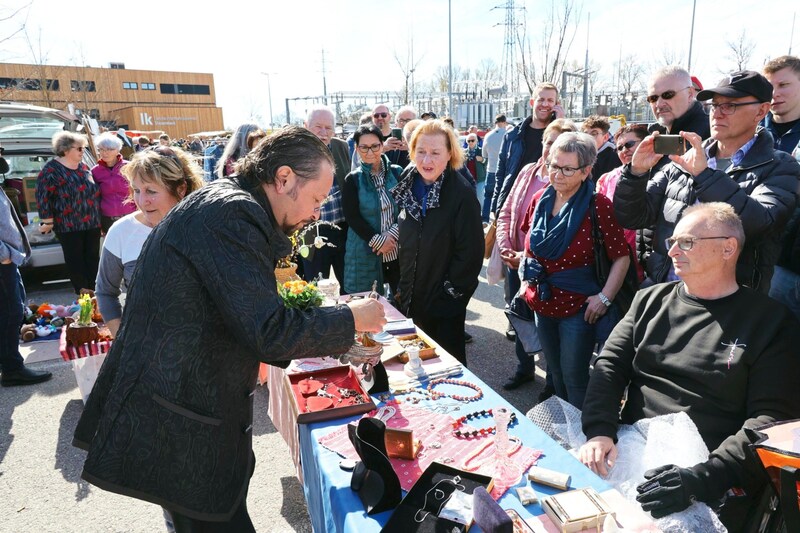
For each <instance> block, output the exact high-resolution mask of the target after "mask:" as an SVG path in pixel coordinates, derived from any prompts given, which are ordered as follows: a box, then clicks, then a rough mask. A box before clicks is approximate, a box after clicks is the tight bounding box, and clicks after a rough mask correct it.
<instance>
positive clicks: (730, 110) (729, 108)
mask: <svg viewBox="0 0 800 533" xmlns="http://www.w3.org/2000/svg"><path fill="white" fill-rule="evenodd" d="M761 103H762V102H742V103H740V104H739V103H734V102H725V103H724V104H715V103H706V104H703V109H704V110H705V112H706V114H707V115H711V114H713V113H716V112H717V109H719V112H720V113H722V114H723V115H733V114H734V113H736V108H737V107H739V106H743V105H756V104H761Z"/></svg>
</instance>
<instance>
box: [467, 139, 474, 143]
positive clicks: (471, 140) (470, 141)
mask: <svg viewBox="0 0 800 533" xmlns="http://www.w3.org/2000/svg"><path fill="white" fill-rule="evenodd" d="M467 142H468V143H474V142H475V139H470V140H468V141H467Z"/></svg>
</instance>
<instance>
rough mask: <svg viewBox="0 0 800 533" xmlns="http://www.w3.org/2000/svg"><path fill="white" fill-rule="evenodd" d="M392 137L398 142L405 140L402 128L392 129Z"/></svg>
mask: <svg viewBox="0 0 800 533" xmlns="http://www.w3.org/2000/svg"><path fill="white" fill-rule="evenodd" d="M392 137H394V138H395V139H397V140H398V141H402V140H403V130H402V129H401V128H392Z"/></svg>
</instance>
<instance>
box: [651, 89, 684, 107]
mask: <svg viewBox="0 0 800 533" xmlns="http://www.w3.org/2000/svg"><path fill="white" fill-rule="evenodd" d="M688 88H689V87H684V88H683V89H678V90H677V91H664V92H663V93H661V94H651V95H649V96H648V97H647V101H648V102H650V103H651V104H655V103H656V102H658V99H659V98H661V99H662V100H672V99H673V98H675V95H676V94H678V93H679V92H680V91H685V90H686V89H688Z"/></svg>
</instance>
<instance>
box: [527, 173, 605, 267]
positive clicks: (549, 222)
mask: <svg viewBox="0 0 800 533" xmlns="http://www.w3.org/2000/svg"><path fill="white" fill-rule="evenodd" d="M593 194H594V182H593V181H592V180H591V179H588V178H587V179H585V180H583V183H582V184H581V186H580V188H578V190H577V191H576V192H575V194H573V195H572V198H570V199H569V200H567V203H565V204H564V205H563V206H562V207H561V209H560V210H559V212H558V214H557V215H555V216H554V217H551V216H550V213H551V212H552V211H553V205H554V204H555V201H556V190H555V189H554V188H553V186H552V185H551V186H550V187H548V188H546V189H545V190H544V194H542V197H541V198H539V203H538V204H537V205H536V210H535V211H534V213H533V227H532V228H531V242H530V245H531V252H533V255H535V256H538V257H541V258H543V259H550V260H552V261H555V260H556V259H558V258H559V257H561V256H562V255H564V252H566V251H567V248H568V247H569V245H570V244H571V243H572V240H573V239H574V238H575V234H576V233H578V229H579V228H580V227H581V224H582V223H583V220H584V219H585V218H586V212H587V211H588V210H589V202H590V201H591V199H592V195H593Z"/></svg>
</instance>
